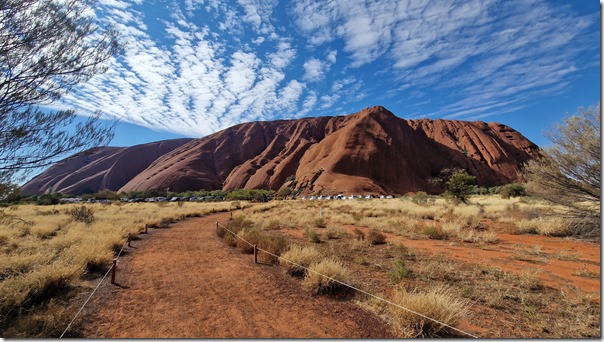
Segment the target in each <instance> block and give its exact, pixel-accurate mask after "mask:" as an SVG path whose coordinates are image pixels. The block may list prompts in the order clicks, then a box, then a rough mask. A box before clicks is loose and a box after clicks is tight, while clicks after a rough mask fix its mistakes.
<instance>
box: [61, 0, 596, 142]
mask: <svg viewBox="0 0 604 342" xmlns="http://www.w3.org/2000/svg"><path fill="white" fill-rule="evenodd" d="M156 5H157V6H165V7H164V8H163V9H162V8H159V9H158V8H154V10H153V11H152V12H149V13H142V12H140V10H141V8H145V7H144V6H143V7H141V6H138V5H137V6H135V5H134V2H131V1H122V0H102V1H100V6H101V10H100V11H98V12H97V13H98V15H99V16H100V18H101V19H102V20H103V21H105V22H107V23H111V24H113V25H115V26H116V28H117V29H118V30H120V31H121V32H122V38H123V40H124V41H125V42H126V43H127V44H128V45H127V50H126V54H125V55H124V56H122V57H120V58H118V59H115V60H112V61H111V66H110V68H109V70H108V72H107V73H105V74H103V75H99V76H95V77H93V78H92V79H91V80H89V81H88V82H86V83H85V84H81V85H80V86H78V87H77V88H76V89H74V91H73V92H72V93H70V94H68V95H67V96H66V97H65V99H64V103H63V104H62V105H67V106H71V107H76V108H79V109H80V111H81V112H82V113H91V112H93V111H94V110H97V109H100V110H102V111H103V112H104V113H107V115H110V116H124V118H123V120H125V121H127V122H132V123H136V124H140V125H143V126H146V127H150V128H154V129H162V130H167V131H171V132H176V133H180V134H185V135H188V136H193V137H197V136H203V135H206V134H209V133H212V132H215V131H217V130H219V129H223V128H226V127H228V126H230V125H233V124H236V123H239V122H242V121H251V120H270V119H274V118H280V117H282V116H286V117H300V116H303V115H307V114H312V115H326V114H334V113H335V112H340V111H343V110H348V109H347V108H351V109H350V111H354V110H357V109H360V106H361V105H373V104H376V103H375V102H376V101H379V100H382V99H396V98H397V97H398V98H402V99H403V100H407V101H409V102H410V103H409V106H413V105H414V104H415V105H416V106H419V105H420V104H421V103H422V102H423V103H424V104H428V103H430V102H429V101H430V100H429V99H430V96H431V93H433V92H434V91H439V92H441V93H443V94H446V95H445V96H444V98H440V99H435V100H434V101H432V102H431V103H430V104H431V106H436V105H437V104H441V105H440V107H439V108H438V109H437V110H435V111H434V112H433V113H428V114H427V115H429V116H448V117H451V118H466V117H483V116H487V115H489V113H505V112H507V111H509V108H521V107H522V106H523V105H524V104H525V103H526V102H527V101H529V100H531V99H532V98H533V97H534V96H537V95H538V96H546V95H548V94H549V95H551V94H556V93H559V92H561V91H563V90H564V87H566V86H567V85H568V84H570V81H571V79H572V77H573V75H575V74H576V73H577V71H578V70H582V68H585V67H587V66H589V65H593V63H594V59H593V58H587V59H588V60H585V61H583V60H580V59H579V57H580V56H582V54H583V53H584V52H585V51H587V50H589V49H594V51H597V49H598V46H592V45H593V43H592V42H591V39H592V38H594V37H595V36H596V35H593V34H592V35H586V32H590V30H592V31H593V29H592V27H593V25H594V24H595V23H597V22H598V21H597V19H598V17H597V16H595V15H591V16H590V15H584V16H580V15H578V14H576V13H572V12H569V11H563V10H562V9H564V8H563V7H561V6H559V5H554V4H552V3H549V2H544V1H540V0H534V1H530V2H527V1H520V0H507V1H504V2H495V1H491V0H467V1H454V0H450V1H427V0H426V1H420V0H414V1H383V0H381V1H372V0H368V1H360V0H358V1H357V0H348V1H335V0H334V1H315V0H299V1H296V2H294V3H288V2H285V3H281V4H278V3H277V1H276V0H270V1H263V0H234V1H232V2H225V1H220V0H203V1H202V0H183V1H181V2H167V3H162V2H160V3H157V4H156ZM280 6H283V7H287V8H285V10H283V8H281V7H280ZM163 12H165V13H163ZM157 13H160V14H163V16H162V15H160V18H158V17H157V16H158V14H157ZM281 13H286V14H288V15H290V16H293V18H283V17H281V16H280V14H281ZM200 18H202V19H200ZM290 20H291V21H292V22H293V23H294V26H293V27H294V28H297V29H298V31H299V32H295V31H296V30H290V28H291V27H290V26H287V22H289V21H290ZM158 32H160V33H161V34H158ZM298 34H301V35H302V36H299V35H298ZM598 56H599V55H598ZM584 59H585V58H584ZM596 64H597V61H596ZM353 74H354V76H352V75H353ZM413 94H426V95H425V96H423V97H422V96H417V97H414V96H413ZM362 100H363V101H365V102H363V101H362Z"/></svg>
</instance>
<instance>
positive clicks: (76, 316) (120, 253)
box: [59, 240, 128, 338]
mask: <svg viewBox="0 0 604 342" xmlns="http://www.w3.org/2000/svg"><path fill="white" fill-rule="evenodd" d="M126 244H128V241H127V240H126V242H124V244H123V245H122V248H121V249H120V251H119V253H118V254H117V256H116V257H115V259H116V260H117V259H118V258H119V257H120V255H122V251H123V250H124V247H126ZM112 269H113V265H111V267H109V269H108V270H107V272H105V275H104V276H103V278H101V281H99V283H98V284H97V285H96V287H95V288H94V290H92V292H91V293H90V295H89V296H88V298H87V299H86V301H85V302H84V304H82V307H80V310H78V312H77V313H76V314H75V316H74V317H73V319H72V320H71V322H69V324H68V325H67V328H65V330H64V331H63V333H62V334H61V336H59V338H63V336H64V335H65V333H66V332H67V331H68V330H69V328H71V325H72V324H73V322H75V320H76V318H78V316H79V315H80V313H81V312H82V310H84V307H85V306H86V304H88V302H89V301H90V298H92V296H93V295H94V293H95V292H96V290H97V289H98V288H99V286H101V284H102V283H103V281H104V280H105V278H107V275H108V274H109V272H111V270H112Z"/></svg>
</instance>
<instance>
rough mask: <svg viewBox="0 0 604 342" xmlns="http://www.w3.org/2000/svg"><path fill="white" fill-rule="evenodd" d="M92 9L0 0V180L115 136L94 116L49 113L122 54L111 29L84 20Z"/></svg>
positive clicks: (81, 0)
mask: <svg viewBox="0 0 604 342" xmlns="http://www.w3.org/2000/svg"><path fill="white" fill-rule="evenodd" d="M92 5H93V3H92V2H91V1H86V0H0V182H3V183H4V182H7V181H12V180H14V178H15V177H16V176H18V175H20V177H23V176H24V175H26V174H28V171H31V170H33V169H37V168H39V167H42V166H46V165H49V164H51V163H53V162H54V161H56V160H57V158H58V157H61V156H65V155H66V154H67V153H76V152H80V151H83V150H85V149H88V148H91V147H93V146H98V145H102V144H106V143H108V142H109V141H111V139H112V138H113V132H114V125H113V124H109V125H103V124H101V122H100V120H99V118H100V113H99V112H97V113H96V115H95V116H92V117H90V118H88V119H87V120H84V121H83V122H81V123H78V124H74V121H75V118H76V112H75V111H74V110H58V111H57V110H50V109H48V108H49V106H48V105H50V104H51V103H53V102H55V101H57V100H59V99H61V97H62V96H63V95H65V94H66V93H67V92H69V91H70V90H71V89H72V88H73V87H74V86H75V85H77V84H78V83H81V82H85V81H87V80H89V79H90V78H91V77H92V76H94V75H97V74H100V73H103V72H105V71H106V69H107V63H106V62H107V61H108V60H109V59H110V58H111V57H113V56H117V55H119V54H121V53H122V51H123V47H122V46H121V45H120V43H119V41H118V33H117V32H116V30H114V29H113V28H112V27H106V28H101V27H100V26H99V25H98V24H97V22H96V19H95V18H94V17H92V16H90V15H89V13H90V11H91V10H92ZM41 107H42V108H41ZM44 107H46V108H44Z"/></svg>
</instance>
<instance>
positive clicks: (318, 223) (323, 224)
mask: <svg viewBox="0 0 604 342" xmlns="http://www.w3.org/2000/svg"><path fill="white" fill-rule="evenodd" d="M315 227H317V228H325V227H327V221H325V219H324V218H322V217H321V218H318V219H316V220H315Z"/></svg>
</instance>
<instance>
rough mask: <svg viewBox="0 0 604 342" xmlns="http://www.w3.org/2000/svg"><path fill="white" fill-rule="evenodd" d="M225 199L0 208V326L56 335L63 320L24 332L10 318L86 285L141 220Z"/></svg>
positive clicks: (205, 208)
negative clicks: (207, 201) (188, 201)
mask: <svg viewBox="0 0 604 342" xmlns="http://www.w3.org/2000/svg"><path fill="white" fill-rule="evenodd" d="M229 204H230V203H229V202H225V203H185V204H183V205H182V206H178V205H177V204H176V203H163V204H162V205H161V206H159V205H156V204H145V203H127V204H122V203H119V204H111V205H107V204H86V205H73V204H67V205H59V206H55V207H40V206H34V205H20V206H14V207H11V208H10V209H6V210H4V211H3V212H0V252H1V253H2V254H4V256H3V257H2V258H0V313H2V315H1V316H0V330H3V329H8V327H10V329H11V330H10V331H11V335H5V337H6V336H28V337H34V336H39V337H53V336H57V335H56V334H57V333H60V332H59V331H58V330H59V329H62V328H64V327H65V325H66V323H65V324H62V325H61V324H57V325H56V327H55V330H54V331H50V332H49V330H48V328H49V327H50V326H49V325H46V324H39V327H40V329H33V330H30V331H28V332H23V331H19V329H18V326H20V324H21V323H19V324H17V323H15V322H23V321H24V320H27V319H28V318H27V317H30V316H31V317H36V320H38V321H39V320H40V319H41V316H43V315H44V314H42V313H43V312H46V311H47V310H46V309H45V308H46V307H47V306H48V305H49V303H51V300H53V299H56V298H58V297H61V296H65V295H67V294H68V293H69V292H71V291H76V292H77V291H81V290H82V289H83V288H87V286H88V285H87V284H88V282H89V280H87V279H90V278H91V277H90V275H91V274H92V278H94V276H95V275H100V274H101V272H102V271H104V270H106V269H107V268H108V267H109V265H110V264H111V260H112V259H113V257H114V255H115V253H116V251H119V249H120V248H121V247H122V245H123V244H124V242H125V240H126V237H127V235H128V234H129V233H130V234H132V235H134V236H135V235H137V234H138V233H139V232H140V231H141V230H142V229H143V228H144V227H145V224H156V225H157V224H159V223H162V222H163V223H167V222H173V221H177V220H180V219H184V218H186V217H189V216H201V215H205V214H208V213H211V212H215V211H225V210H228V208H229ZM53 303H55V304H56V302H53ZM55 304H53V305H55ZM49 314H50V313H49ZM55 318H56V317H55ZM55 318H53V317H50V316H49V317H48V319H49V320H50V321H52V320H53V319H55ZM32 319H33V318H32ZM23 326H27V327H28V329H31V325H23Z"/></svg>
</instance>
